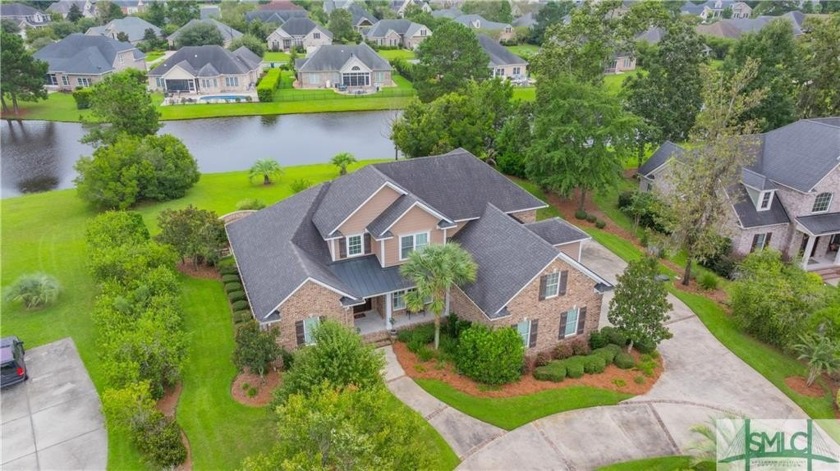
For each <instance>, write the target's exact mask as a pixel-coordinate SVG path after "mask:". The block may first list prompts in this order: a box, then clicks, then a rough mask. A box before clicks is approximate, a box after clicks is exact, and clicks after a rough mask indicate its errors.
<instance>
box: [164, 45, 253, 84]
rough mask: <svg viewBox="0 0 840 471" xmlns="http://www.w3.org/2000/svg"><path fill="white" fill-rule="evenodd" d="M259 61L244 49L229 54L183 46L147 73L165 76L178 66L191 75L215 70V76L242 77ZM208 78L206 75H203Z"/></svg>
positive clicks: (205, 47) (204, 47) (220, 48)
mask: <svg viewBox="0 0 840 471" xmlns="http://www.w3.org/2000/svg"><path fill="white" fill-rule="evenodd" d="M260 61H261V59H260V58H259V57H257V56H256V55H255V54H254V53H253V52H251V51H250V50H249V49H248V48H246V47H244V46H243V47H240V48H239V49H237V50H235V51H233V52H230V51H228V50H227V49H225V48H223V47H222V46H216V45H212V46H185V47H182V48H181V49H178V52H176V53H175V54H173V55H172V56H170V57H169V58H167V59H166V60H165V61H163V63H161V64H160V65H159V66H157V67H155V68H154V69H152V70H151V71H150V72H149V76H152V77H157V76H162V75H165V74H166V73H167V72H169V71H170V70H171V69H172V68H173V67H175V66H179V67H181V68H183V69H184V70H186V71H188V72H190V73H191V74H193V75H197V74H198V71H204V72H205V74H206V73H207V71H209V70H211V69H209V68H206V67H207V66H208V65H209V66H211V67H212V69H215V70H216V71H217V72H218V73H217V74H216V75H242V74H247V73H248V72H250V71H252V70H254V69H257V68H259V66H260ZM203 76H208V75H203Z"/></svg>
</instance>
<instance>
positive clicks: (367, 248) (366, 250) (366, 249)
mask: <svg viewBox="0 0 840 471" xmlns="http://www.w3.org/2000/svg"><path fill="white" fill-rule="evenodd" d="M362 253H370V234H365V247H364V252H362Z"/></svg>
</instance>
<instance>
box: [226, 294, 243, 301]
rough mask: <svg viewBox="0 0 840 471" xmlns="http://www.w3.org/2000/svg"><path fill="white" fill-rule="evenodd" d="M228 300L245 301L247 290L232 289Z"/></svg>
mask: <svg viewBox="0 0 840 471" xmlns="http://www.w3.org/2000/svg"><path fill="white" fill-rule="evenodd" d="M227 296H228V301H230V302H232V303H235V302H236V301H243V300H245V292H244V291H231V292H230V293H228V295H227Z"/></svg>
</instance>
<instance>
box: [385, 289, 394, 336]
mask: <svg viewBox="0 0 840 471" xmlns="http://www.w3.org/2000/svg"><path fill="white" fill-rule="evenodd" d="M392 311H393V309H392V308H391V293H388V294H386V295H385V328H386V329H387V330H391V329H392V328H393V326H392V325H391V314H392Z"/></svg>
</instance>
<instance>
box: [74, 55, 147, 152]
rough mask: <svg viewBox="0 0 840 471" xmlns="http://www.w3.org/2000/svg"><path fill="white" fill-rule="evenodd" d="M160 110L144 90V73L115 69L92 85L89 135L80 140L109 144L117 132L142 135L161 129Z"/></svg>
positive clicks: (96, 143)
mask: <svg viewBox="0 0 840 471" xmlns="http://www.w3.org/2000/svg"><path fill="white" fill-rule="evenodd" d="M159 118H160V113H158V111H157V108H155V106H154V105H153V104H152V97H151V95H150V94H149V92H148V91H147V90H146V76H145V74H144V73H142V72H139V71H136V70H134V69H127V70H124V71H121V72H116V73H113V74H110V75H108V76H107V77H105V79H104V80H102V81H101V82H99V83H97V84H95V85H94V86H93V93H92V94H91V97H90V118H89V119H87V120H86V121H85V123H84V124H85V127H86V128H88V134H87V135H85V136H84V137H83V138H82V142H85V143H92V144H94V145H98V144H109V143H112V142H114V141H115V140H116V139H117V137H118V136H119V135H120V134H127V135H129V136H136V137H143V136H150V135H152V134H155V133H156V132H157V131H158V129H160V123H159V122H158V120H159Z"/></svg>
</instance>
